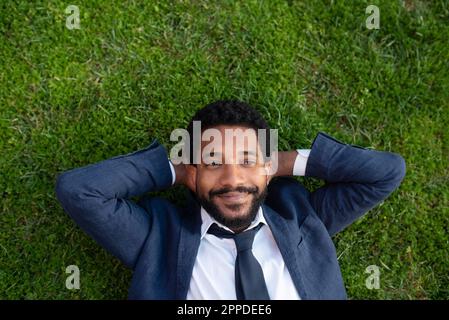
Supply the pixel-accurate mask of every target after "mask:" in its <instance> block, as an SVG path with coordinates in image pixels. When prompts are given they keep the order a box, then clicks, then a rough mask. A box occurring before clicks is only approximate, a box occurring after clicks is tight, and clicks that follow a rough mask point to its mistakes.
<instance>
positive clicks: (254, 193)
mask: <svg viewBox="0 0 449 320" xmlns="http://www.w3.org/2000/svg"><path fill="white" fill-rule="evenodd" d="M213 129H216V130H217V131H215V134H218V133H219V134H220V135H221V137H222V138H221V139H219V140H217V141H215V139H213V140H212V139H210V141H202V143H201V155H200V156H199V159H201V164H198V165H197V166H196V169H194V172H193V174H195V176H196V179H195V183H196V195H197V197H198V200H199V201H200V203H201V205H202V206H203V207H204V208H205V209H206V211H207V212H208V213H209V214H210V215H211V216H212V217H213V218H215V219H216V220H217V221H218V222H220V223H222V224H223V225H225V226H227V227H228V228H230V229H232V230H233V231H235V232H240V231H242V230H244V229H245V228H246V227H248V226H249V224H250V223H251V222H252V220H254V218H255V216H256V214H257V211H258V209H259V206H260V204H261V203H262V202H263V200H264V198H265V196H266V188H267V185H268V181H269V179H270V177H269V176H268V175H267V170H269V168H270V163H269V162H267V163H264V160H263V155H262V151H261V148H260V146H259V143H258V142H257V133H256V131H255V130H253V129H251V128H247V127H241V126H224V125H221V126H217V127H214V128H213ZM242 133H243V134H242ZM204 137H205V135H204V132H203V139H204ZM242 137H246V138H242ZM220 140H221V141H220Z"/></svg>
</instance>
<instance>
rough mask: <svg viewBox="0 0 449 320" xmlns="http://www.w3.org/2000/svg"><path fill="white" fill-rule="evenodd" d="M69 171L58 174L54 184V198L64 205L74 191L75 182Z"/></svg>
mask: <svg viewBox="0 0 449 320" xmlns="http://www.w3.org/2000/svg"><path fill="white" fill-rule="evenodd" d="M75 180H76V179H74V177H73V176H72V174H71V173H70V172H63V173H61V174H59V175H58V177H57V179H56V185H55V193H56V198H57V199H58V200H59V202H60V203H61V204H62V205H63V206H65V205H66V204H68V203H69V201H70V199H71V198H73V195H74V194H75V193H76V189H77V188H76V184H75Z"/></svg>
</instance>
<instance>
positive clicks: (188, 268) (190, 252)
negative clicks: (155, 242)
mask: <svg viewBox="0 0 449 320" xmlns="http://www.w3.org/2000/svg"><path fill="white" fill-rule="evenodd" d="M200 210H201V207H200V205H199V204H198V202H196V200H195V199H194V197H193V196H192V195H191V194H189V195H188V204H187V206H186V208H185V210H184V212H183V215H184V216H183V218H182V221H181V231H180V235H179V246H178V263H177V272H176V276H177V279H176V299H180V300H182V299H186V297H187V293H188V290H189V284H190V279H191V277H192V271H193V266H194V264H195V259H196V256H197V253H198V248H199V246H200V240H201V213H200Z"/></svg>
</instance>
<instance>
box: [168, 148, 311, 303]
mask: <svg viewBox="0 0 449 320" xmlns="http://www.w3.org/2000/svg"><path fill="white" fill-rule="evenodd" d="M297 152H298V156H297V157H296V160H295V163H294V167H293V173H292V174H293V175H298V176H303V175H304V174H305V168H306V165H307V159H308V156H309V153H310V150H304V149H298V150H297ZM169 163H170V168H171V170H172V175H173V180H172V181H173V183H174V182H175V181H176V176H175V170H174V167H173V165H172V164H171V162H169ZM201 221H202V224H201V241H200V246H199V248H198V254H197V256H196V260H195V264H194V266H193V273H192V278H191V279H190V285H189V290H188V292H187V299H188V300H200V299H201V300H235V299H236V292H235V259H236V257H237V249H236V245H235V242H234V240H233V239H226V238H218V237H216V236H214V235H212V234H209V233H207V230H208V229H209V227H210V226H211V225H212V224H213V223H216V224H217V225H218V226H220V227H221V228H224V229H226V230H228V231H231V230H230V229H229V228H227V227H225V226H223V225H222V224H220V223H219V222H217V221H216V220H215V219H214V218H212V217H211V216H210V215H209V214H208V213H207V212H206V210H205V209H204V208H202V207H201ZM259 223H262V227H261V228H260V230H259V231H258V232H257V233H256V235H255V237H254V242H253V249H252V251H253V254H254V257H255V258H256V260H257V261H258V262H259V264H260V266H261V267H262V272H263V275H264V278H265V283H266V285H267V289H268V294H269V296H270V299H272V300H298V299H301V298H300V296H299V294H298V292H297V290H296V288H295V286H294V284H293V281H292V278H291V276H290V273H289V271H288V269H287V266H286V265H285V263H284V259H283V258H282V255H281V252H280V251H279V248H278V246H277V243H276V241H275V239H274V237H273V233H272V232H271V229H270V227H269V226H268V224H267V222H266V220H265V217H264V215H263V210H262V207H260V208H259V211H258V213H257V215H256V218H255V219H254V220H253V222H252V223H251V225H250V226H249V227H248V229H251V228H254V227H255V226H257V225H258V224H259ZM231 232H232V231H231Z"/></svg>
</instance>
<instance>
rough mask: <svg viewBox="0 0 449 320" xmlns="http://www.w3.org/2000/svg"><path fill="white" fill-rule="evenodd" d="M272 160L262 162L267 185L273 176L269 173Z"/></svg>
mask: <svg viewBox="0 0 449 320" xmlns="http://www.w3.org/2000/svg"><path fill="white" fill-rule="evenodd" d="M271 168H272V162H271V161H267V162H265V163H264V169H265V175H266V176H267V186H268V184H269V183H270V181H271V179H272V178H273V174H271Z"/></svg>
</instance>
